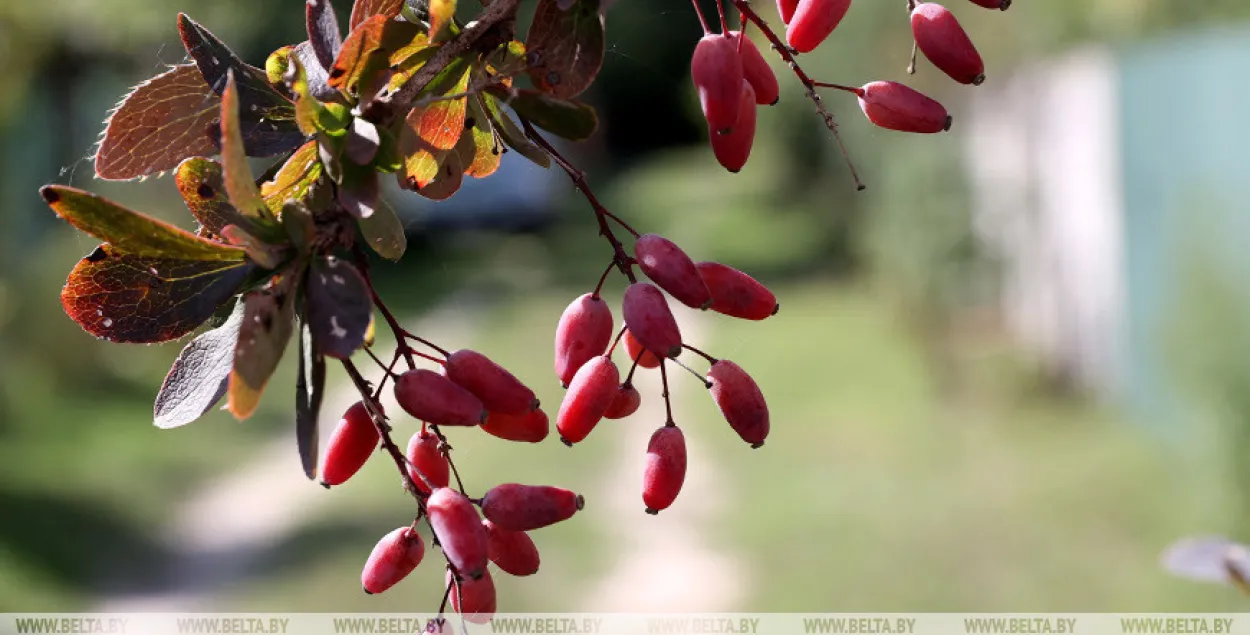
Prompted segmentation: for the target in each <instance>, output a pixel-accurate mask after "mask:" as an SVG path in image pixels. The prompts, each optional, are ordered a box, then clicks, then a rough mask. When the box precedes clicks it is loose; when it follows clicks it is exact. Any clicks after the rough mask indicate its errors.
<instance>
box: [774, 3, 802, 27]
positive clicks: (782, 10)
mask: <svg viewBox="0 0 1250 635" xmlns="http://www.w3.org/2000/svg"><path fill="white" fill-rule="evenodd" d="M798 6H799V0H777V13H778V14H780V15H781V23H782V24H790V20H791V19H793V18H794V10H795V9H797V8H798Z"/></svg>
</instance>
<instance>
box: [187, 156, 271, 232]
mask: <svg viewBox="0 0 1250 635" xmlns="http://www.w3.org/2000/svg"><path fill="white" fill-rule="evenodd" d="M174 182H175V183H176V184H177V185H178V192H179V193H180V194H182V200H183V201H186V204H187V209H188V210H190V211H191V215H192V216H194V217H195V220H197V221H199V223H200V235H201V236H205V235H207V236H220V235H221V230H222V228H223V227H225V226H226V225H238V226H240V227H243V228H245V229H249V231H250V230H252V229H254V228H252V227H251V226H250V225H249V219H248V218H246V217H244V216H243V215H242V214H240V213H239V210H237V209H235V208H234V206H233V205H231V204H230V199H229V198H228V197H227V196H226V181H225V176H224V175H223V173H222V169H221V164H220V163H218V162H216V161H214V160H212V159H205V158H204V157H192V158H190V159H187V160H186V161H183V162H182V163H181V164H180V165H179V166H178V169H177V170H176V171H175V172H174Z"/></svg>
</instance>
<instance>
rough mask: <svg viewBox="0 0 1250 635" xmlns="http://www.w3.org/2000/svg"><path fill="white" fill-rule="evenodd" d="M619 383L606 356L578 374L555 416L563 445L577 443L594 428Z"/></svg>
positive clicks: (589, 364)
mask: <svg viewBox="0 0 1250 635" xmlns="http://www.w3.org/2000/svg"><path fill="white" fill-rule="evenodd" d="M620 380H621V376H620V373H619V372H617V370H616V364H614V363H613V362H612V360H611V359H610V358H609V357H608V356H606V355H600V356H599V357H596V358H594V359H592V360H590V362H588V363H587V364H586V365H585V366H582V368H581V370H579V371H577V374H576V375H574V376H573V382H572V383H570V384H569V391H568V392H567V393H565V394H564V401H562V402H560V412H559V413H558V414H557V415H556V430H558V431H559V432H560V439H561V440H562V441H564V443H565V444H566V445H570V446H571V445H573V444H574V443H578V442H580V441H581V440H582V439H585V438H586V436H587V435H589V434H590V431H591V430H594V429H595V426H596V425H598V424H599V420H600V419H602V418H603V414H604V413H605V412H607V411H608V407H609V406H611V405H612V400H613V399H614V398H616V386H617V384H618V383H620Z"/></svg>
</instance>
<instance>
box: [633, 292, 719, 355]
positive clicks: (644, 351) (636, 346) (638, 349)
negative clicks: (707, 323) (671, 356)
mask: <svg viewBox="0 0 1250 635" xmlns="http://www.w3.org/2000/svg"><path fill="white" fill-rule="evenodd" d="M713 301H715V300H713ZM624 339H625V352H626V353H629V359H630V361H633V360H635V359H636V360H638V365H639V366H641V367H643V368H655V367H657V366H659V365H660V358H659V357H656V356H655V353H652V352H651V351H649V350H647V349H645V348H643V347H642V343H641V342H639V341H638V338H636V337H634V334H633V333H630V332H629V329H625V337H624ZM639 353H642V357H641V358H640V357H638V354H639Z"/></svg>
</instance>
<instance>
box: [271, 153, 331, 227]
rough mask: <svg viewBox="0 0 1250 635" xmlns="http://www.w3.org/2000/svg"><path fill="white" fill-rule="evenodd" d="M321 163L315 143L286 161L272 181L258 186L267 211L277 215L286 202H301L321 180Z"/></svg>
mask: <svg viewBox="0 0 1250 635" xmlns="http://www.w3.org/2000/svg"><path fill="white" fill-rule="evenodd" d="M321 175H322V169H321V162H320V161H319V160H318V159H317V142H316V141H309V142H308V143H305V144H304V145H303V146H300V149H298V150H296V151H295V154H292V155H291V158H289V159H287V160H286V163H284V164H283V165H282V168H281V169H279V170H278V173H277V174H275V175H274V177H273V180H272V181H268V182H266V183H264V184H262V185H261V186H260V194H261V196H262V197H263V198H264V199H265V205H266V206H268V207H269V211H270V212H273V213H274V214H277V213H278V212H280V211H281V210H282V208H283V206H284V205H286V203H287V201H300V202H303V201H304V200H305V199H306V198H307V197H308V195H309V193H310V192H311V191H312V188H313V185H314V184H315V183H316V182H317V181H318V180H319V179H320V178H321Z"/></svg>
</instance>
